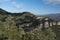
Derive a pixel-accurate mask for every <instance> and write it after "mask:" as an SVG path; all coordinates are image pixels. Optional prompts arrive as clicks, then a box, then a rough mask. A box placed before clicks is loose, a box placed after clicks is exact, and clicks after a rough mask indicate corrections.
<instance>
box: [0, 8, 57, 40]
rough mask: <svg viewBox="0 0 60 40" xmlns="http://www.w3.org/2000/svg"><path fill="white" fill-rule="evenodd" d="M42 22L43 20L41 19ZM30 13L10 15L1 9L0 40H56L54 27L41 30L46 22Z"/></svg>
mask: <svg viewBox="0 0 60 40" xmlns="http://www.w3.org/2000/svg"><path fill="white" fill-rule="evenodd" d="M41 20H42V19H41ZM41 20H39V19H37V16H36V15H34V14H32V13H30V12H22V13H10V12H7V11H5V10H3V9H0V40H56V38H57V37H56V33H55V31H54V30H53V28H52V27H53V26H52V27H50V26H49V27H48V28H44V24H43V27H42V28H40V26H39V25H40V23H44V20H42V21H41Z"/></svg>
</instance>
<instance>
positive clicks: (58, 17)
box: [43, 13, 60, 21]
mask: <svg viewBox="0 0 60 40" xmlns="http://www.w3.org/2000/svg"><path fill="white" fill-rule="evenodd" d="M43 16H44V17H49V18H51V19H53V20H55V21H60V13H56V14H48V15H43Z"/></svg>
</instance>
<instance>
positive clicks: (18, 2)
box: [0, 0, 60, 15]
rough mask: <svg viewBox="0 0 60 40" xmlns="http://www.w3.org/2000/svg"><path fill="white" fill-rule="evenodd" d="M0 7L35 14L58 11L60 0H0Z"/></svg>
mask: <svg viewBox="0 0 60 40" xmlns="http://www.w3.org/2000/svg"><path fill="white" fill-rule="evenodd" d="M0 8H2V9H4V10H7V11H9V12H13V13H14V12H24V11H28V12H31V13H34V14H37V15H44V14H51V13H60V0H0Z"/></svg>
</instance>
